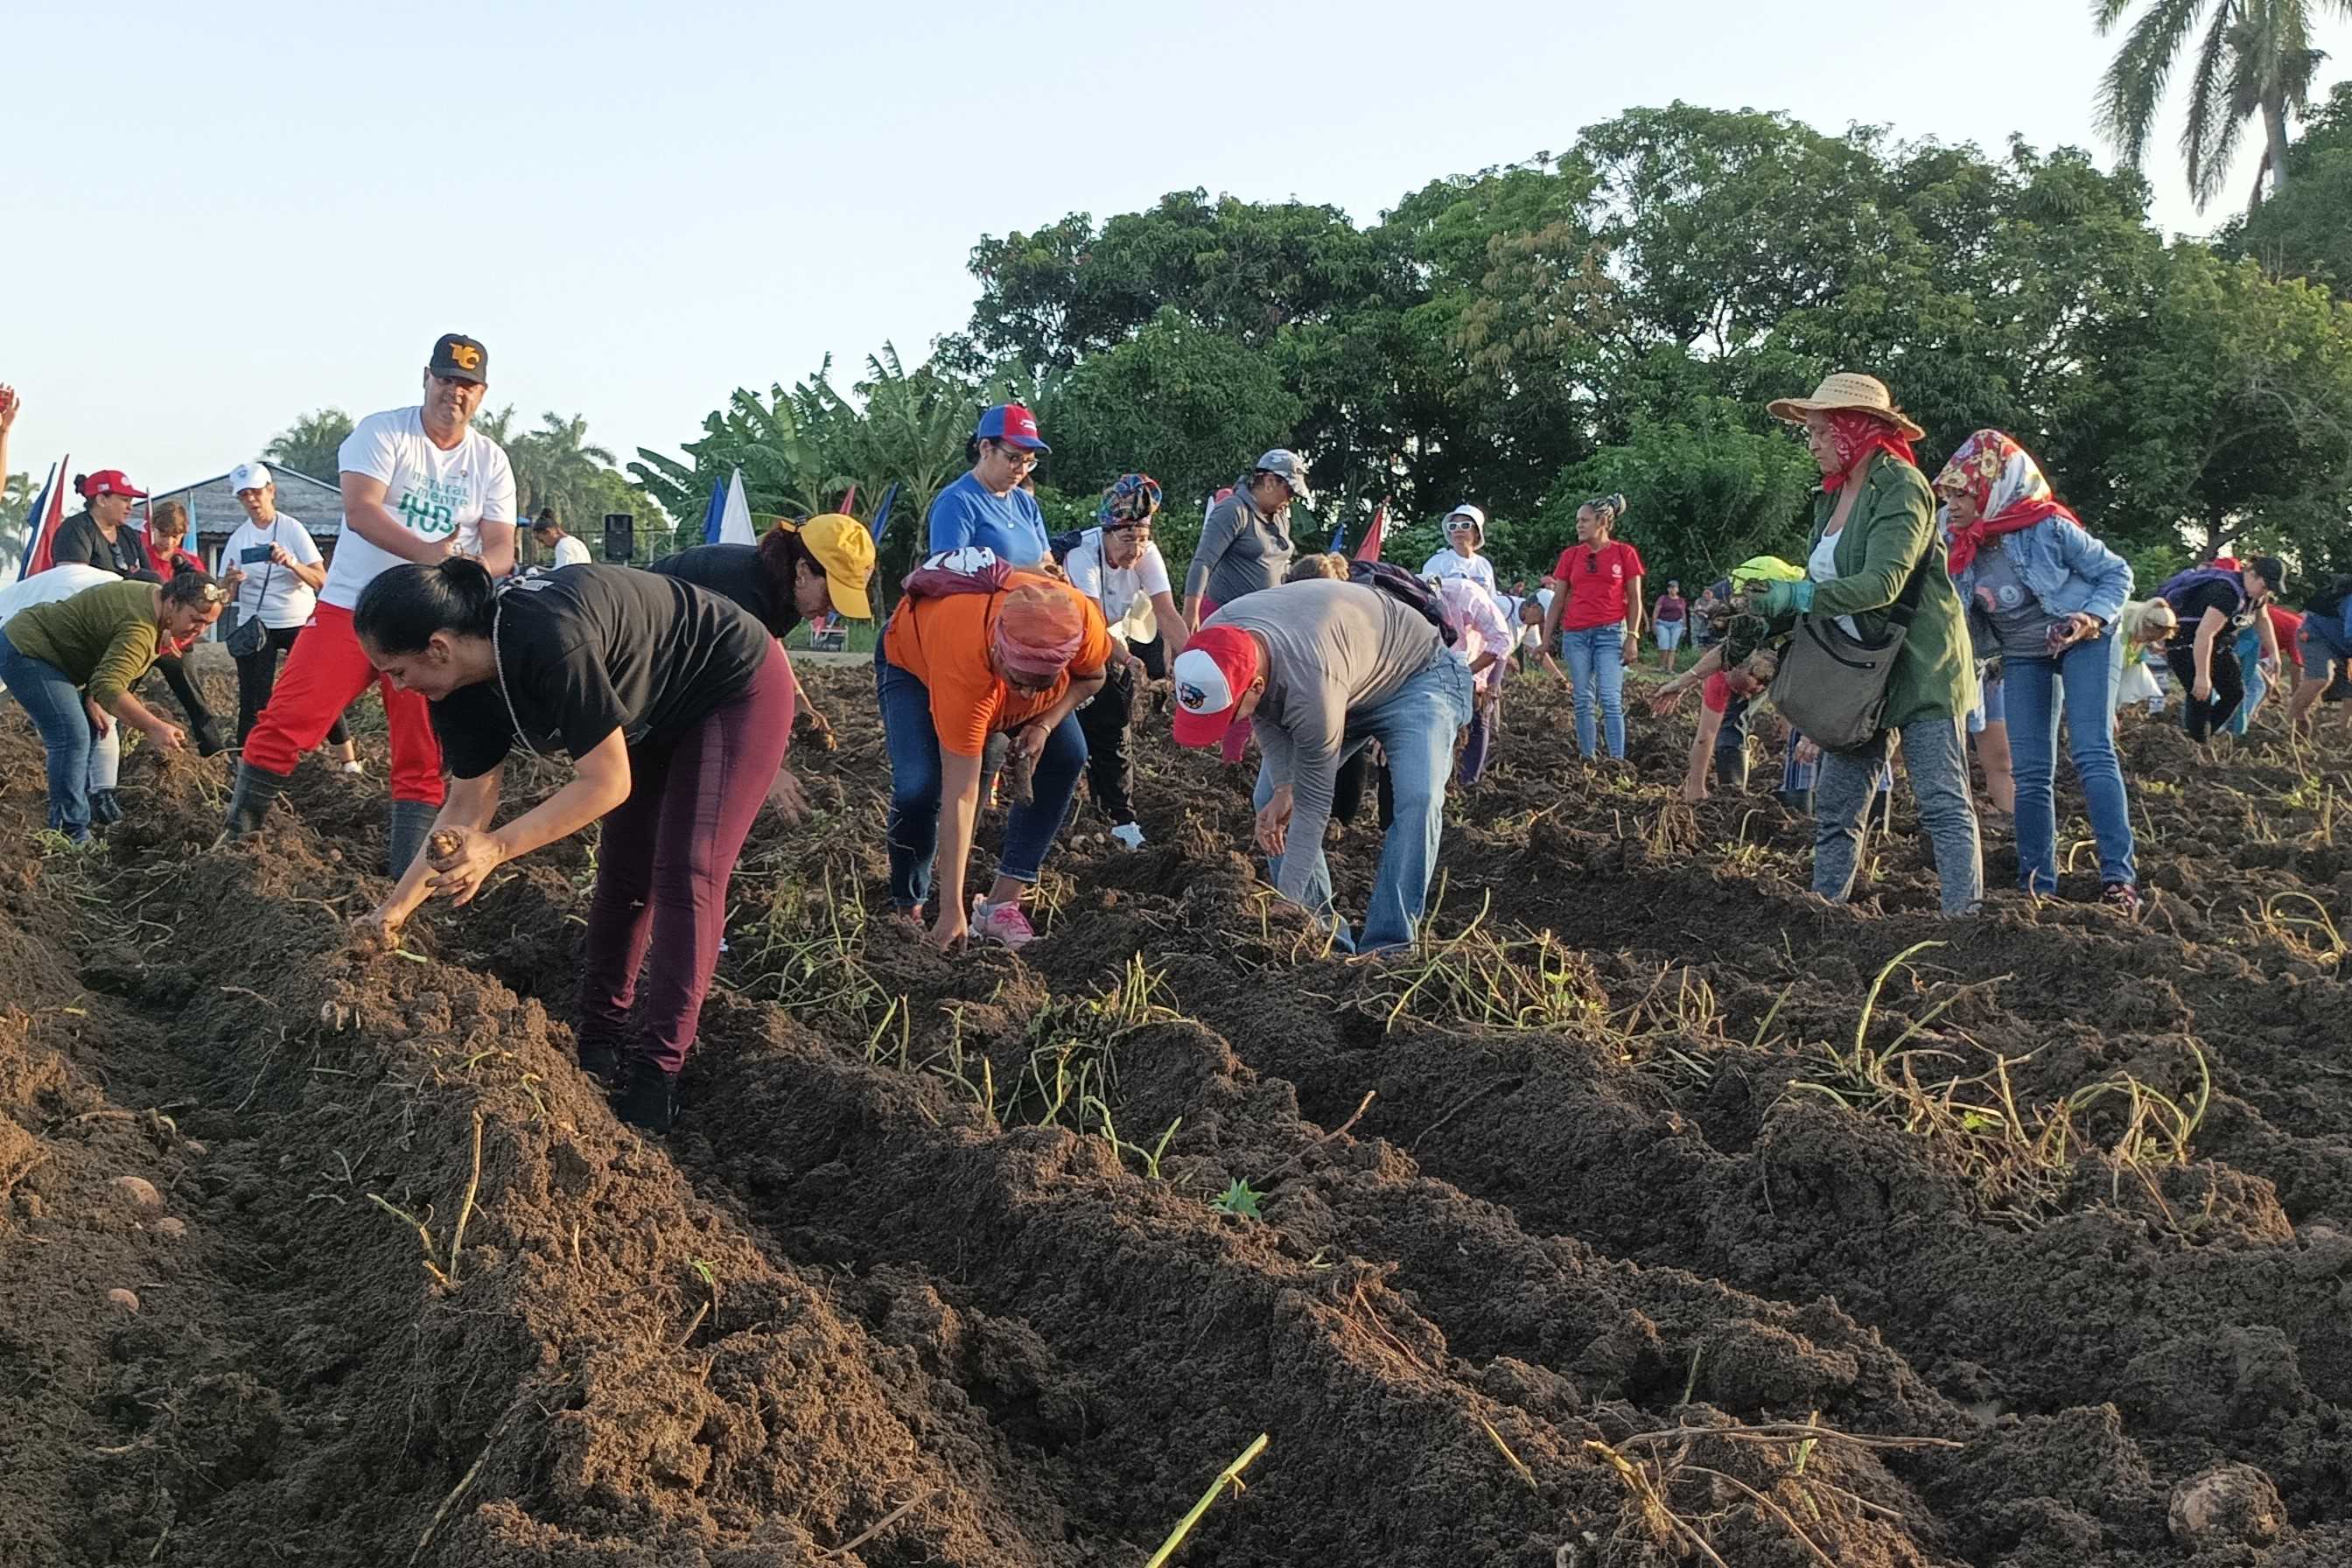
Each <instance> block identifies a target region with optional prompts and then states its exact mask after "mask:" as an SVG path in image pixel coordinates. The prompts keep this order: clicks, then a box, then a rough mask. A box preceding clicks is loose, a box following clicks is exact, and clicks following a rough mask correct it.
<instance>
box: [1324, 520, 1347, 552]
mask: <svg viewBox="0 0 2352 1568" xmlns="http://www.w3.org/2000/svg"><path fill="white" fill-rule="evenodd" d="M1328 549H1329V550H1330V552H1331V553H1332V554H1334V555H1345V554H1346V553H1348V520H1347V519H1346V518H1344V517H1343V518H1341V519H1340V520H1339V526H1338V527H1337V528H1334V529H1333V530H1332V531H1331V542H1330V544H1329V545H1328Z"/></svg>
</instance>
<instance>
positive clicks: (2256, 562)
mask: <svg viewBox="0 0 2352 1568" xmlns="http://www.w3.org/2000/svg"><path fill="white" fill-rule="evenodd" d="M2239 564H2240V565H2242V566H2251V567H2252V568H2253V569H2254V570H2255V571H2257V572H2259V573H2261V574H2263V582H2265V583H2267V584H2270V590H2271V592H2272V593H2273V594H2284V593H2285V592H2286V563H2285V562H2284V561H2282V560H2280V559H2279V558H2278V557H2277V556H2275V555H2256V556H2252V557H2250V558H2249V559H2247V560H2244V561H2242V562H2240V563H2239Z"/></svg>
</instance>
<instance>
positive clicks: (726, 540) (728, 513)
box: [715, 468, 759, 544]
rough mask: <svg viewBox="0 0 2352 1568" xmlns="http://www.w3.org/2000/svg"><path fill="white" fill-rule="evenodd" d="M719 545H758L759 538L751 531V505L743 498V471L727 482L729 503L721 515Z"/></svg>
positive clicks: (737, 470)
mask: <svg viewBox="0 0 2352 1568" xmlns="http://www.w3.org/2000/svg"><path fill="white" fill-rule="evenodd" d="M715 542H716V543H719V544H756V543H758V542H759V536H758V535H756V534H754V533H753V532H752V531H751V502H750V501H748V500H745V499H744V498H743V470H742V469H740V468H738V469H736V470H735V473H734V477H733V478H731V479H729V480H728V481H727V501H726V505H725V506H724V507H722V508H721V509H720V510H719V537H718V539H717V540H716V541H715Z"/></svg>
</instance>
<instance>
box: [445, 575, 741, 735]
mask: <svg viewBox="0 0 2352 1568" xmlns="http://www.w3.org/2000/svg"><path fill="white" fill-rule="evenodd" d="M772 646H773V645H772V643H771V642H770V641H769V640H768V635H767V633H765V632H764V631H762V630H761V629H760V626H759V624H758V623H757V622H755V621H753V620H752V619H751V616H747V615H745V614H744V613H743V612H742V611H741V610H739V609H737V608H736V607H735V606H734V605H730V604H729V603H728V602H727V601H726V600H724V599H722V598H719V596H718V595H714V594H706V593H704V592H703V591H702V590H701V589H699V588H696V587H693V586H690V585H689V584H685V583H679V582H676V581H673V580H671V579H670V578H667V577H658V576H656V575H654V574H652V573H650V572H639V571H635V570H633V569H632V568H629V567H626V566H568V567H566V568H564V569H563V570H562V571H561V572H549V573H543V574H540V575H538V576H535V577H521V578H517V579H515V580H513V581H512V582H510V583H509V584H508V585H507V586H506V588H505V589H504V590H503V591H502V592H501V593H500V595H499V620H498V641H497V647H498V650H499V657H500V658H501V660H502V661H503V664H504V667H505V671H506V678H505V685H504V694H503V695H501V693H500V683H499V680H498V679H496V678H495V677H494V678H493V679H489V680H486V681H482V682H480V683H479V684H478V685H474V686H461V687H459V688H458V689H457V690H455V691H453V692H451V693H449V695H448V696H446V697H445V698H442V699H441V700H439V701H437V702H436V703H434V704H433V729H434V732H435V733H436V734H437V735H438V736H440V738H441V751H442V754H443V755H444V756H445V757H446V758H447V759H448V763H449V771H450V772H452V773H456V774H457V776H458V777H459V778H461V779H473V778H479V777H481V776H482V775H483V774H484V773H488V772H489V771H490V770H491V769H492V768H495V767H497V766H498V765H499V763H501V762H503V761H504V760H505V758H506V755H507V753H508V752H509V751H511V750H512V749H513V747H514V743H515V742H516V740H517V739H518V738H520V739H522V740H524V741H525V742H527V743H528V744H529V745H530V747H531V748H532V749H533V750H536V751H539V752H550V751H554V750H558V749H561V750H562V751H566V752H570V753H571V754H572V757H573V759H574V760H575V761H576V760H577V759H579V758H581V757H583V756H586V755H587V754H588V753H589V752H593V751H594V750H595V749H596V748H597V747H598V746H599V745H601V744H603V743H604V739H605V737H606V736H608V735H610V734H612V732H613V731H615V730H619V731H622V733H623V734H624V735H625V737H626V739H627V741H628V743H629V744H630V745H631V746H642V745H646V744H648V743H656V744H657V743H660V742H666V741H670V740H675V739H676V738H677V736H679V735H680V734H682V733H684V732H685V731H687V730H688V729H690V728H691V727H693V726H694V725H695V724H696V723H698V722H699V721H701V719H702V718H703V717H704V716H705V715H706V714H708V713H709V711H710V710H712V709H714V708H716V707H718V706H719V704H720V703H721V702H724V701H725V700H727V699H729V698H730V697H732V696H734V695H735V694H736V693H737V692H739V691H740V690H742V689H743V688H744V687H745V686H747V685H749V684H750V683H751V678H752V677H753V676H754V675H756V674H758V673H759V670H760V666H761V662H762V661H763V660H765V659H766V658H767V657H768V651H769V649H770V648H771V647H772ZM509 700H511V701H512V702H513V704H514V712H513V716H512V719H510V718H509V714H508V711H507V704H508V702H509ZM516 720H519V721H520V723H521V726H522V729H523V731H524V733H523V735H522V736H520V737H518V736H517V735H516V733H515V722H514V721H516Z"/></svg>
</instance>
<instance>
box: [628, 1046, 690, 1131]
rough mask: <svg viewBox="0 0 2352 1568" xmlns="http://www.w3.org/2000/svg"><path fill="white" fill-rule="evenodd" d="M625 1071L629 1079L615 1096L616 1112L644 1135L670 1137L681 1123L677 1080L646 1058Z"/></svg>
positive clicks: (640, 1059)
mask: <svg viewBox="0 0 2352 1568" xmlns="http://www.w3.org/2000/svg"><path fill="white" fill-rule="evenodd" d="M623 1070H624V1071H625V1073H626V1074H627V1077H626V1078H625V1079H623V1080H622V1083H621V1088H620V1091H619V1092H618V1093H617V1094H615V1095H614V1097H613V1113H614V1115H615V1116H618V1117H619V1118H620V1119H621V1120H622V1121H625V1122H627V1123H628V1124H629V1125H630V1126H632V1127H634V1128H635V1129H637V1131H640V1132H648V1133H651V1134H652V1135H653V1136H655V1137H656V1138H660V1137H664V1136H666V1135H667V1133H668V1132H669V1130H670V1128H671V1127H672V1125H674V1124H675V1123H676V1121H677V1079H674V1078H672V1077H671V1076H670V1075H669V1074H667V1073H666V1072H664V1071H662V1070H661V1068H657V1067H656V1066H654V1064H653V1063H651V1062H649V1061H647V1060H646V1058H643V1057H637V1058H634V1059H632V1060H631V1061H630V1062H629V1063H628V1064H627V1066H626V1067H625V1068H624V1069H623Z"/></svg>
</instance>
